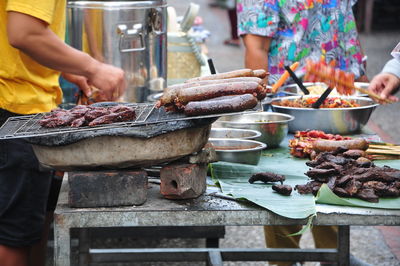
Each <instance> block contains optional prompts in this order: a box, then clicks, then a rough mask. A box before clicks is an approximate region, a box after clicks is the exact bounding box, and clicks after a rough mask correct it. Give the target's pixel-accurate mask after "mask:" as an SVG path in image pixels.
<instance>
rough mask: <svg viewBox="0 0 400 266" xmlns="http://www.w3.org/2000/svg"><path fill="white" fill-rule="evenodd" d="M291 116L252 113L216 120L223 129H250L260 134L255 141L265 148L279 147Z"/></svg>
mask: <svg viewBox="0 0 400 266" xmlns="http://www.w3.org/2000/svg"><path fill="white" fill-rule="evenodd" d="M293 119H294V117H293V116H291V115H287V114H281V113H274V112H254V113H248V114H243V115H233V116H225V117H222V118H220V119H219V120H218V122H219V123H221V125H222V126H223V127H229V128H241V129H251V130H256V131H259V132H261V136H259V137H257V138H256V140H257V141H260V142H262V143H265V144H267V148H276V147H279V145H280V144H281V142H282V141H283V140H284V138H285V137H286V136H287V134H288V128H289V127H288V123H289V122H290V121H292V120H293Z"/></svg>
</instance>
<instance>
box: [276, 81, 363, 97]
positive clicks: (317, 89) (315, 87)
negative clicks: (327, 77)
mask: <svg viewBox="0 0 400 266" xmlns="http://www.w3.org/2000/svg"><path fill="white" fill-rule="evenodd" d="M303 85H304V87H306V88H307V90H308V91H309V92H310V95H321V94H322V93H323V92H324V91H325V90H326V89H327V88H328V85H326V84H325V83H323V82H303ZM354 86H356V87H358V88H362V89H368V86H369V83H366V82H354ZM281 92H283V93H284V94H285V95H286V96H294V95H304V93H303V91H302V90H301V89H300V88H299V86H298V85H297V84H288V85H285V86H283V87H282V88H281ZM330 95H331V96H339V95H340V94H339V93H338V92H337V90H336V88H334V89H333V90H332V92H331V93H330ZM353 96H367V95H366V94H363V93H360V92H359V91H355V92H354V94H353Z"/></svg>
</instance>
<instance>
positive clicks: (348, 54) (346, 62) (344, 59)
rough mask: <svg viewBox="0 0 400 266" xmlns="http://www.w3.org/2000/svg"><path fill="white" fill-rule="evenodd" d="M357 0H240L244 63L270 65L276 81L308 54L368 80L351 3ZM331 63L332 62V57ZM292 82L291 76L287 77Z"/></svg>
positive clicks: (270, 81)
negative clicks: (244, 50) (244, 51)
mask: <svg viewBox="0 0 400 266" xmlns="http://www.w3.org/2000/svg"><path fill="white" fill-rule="evenodd" d="M355 2H356V0H238V2H237V12H238V32H239V35H241V36H242V37H243V41H244V44H245V47H246V55H245V64H246V66H247V67H249V68H254V69H256V68H260V67H261V68H265V69H268V71H269V72H270V76H269V83H270V84H273V83H275V82H276V81H277V80H278V79H279V77H280V76H281V75H282V74H283V72H284V71H285V69H284V67H285V65H291V64H292V63H293V62H296V61H299V62H300V67H299V68H298V70H297V71H296V74H297V75H298V76H300V77H301V76H303V75H304V65H305V60H306V59H312V60H313V61H319V60H321V59H322V60H324V61H325V62H326V63H330V62H331V61H332V60H334V61H333V62H334V64H335V65H336V67H338V68H340V69H342V70H345V71H348V72H352V73H354V75H355V78H356V80H358V81H367V79H366V77H365V76H364V75H365V68H364V65H363V58H364V55H363V53H362V49H361V46H360V42H359V39H358V33H357V28H356V23H355V18H354V14H353V11H352V6H353V5H354V4H355ZM331 64H332V62H331ZM288 82H292V81H290V80H288Z"/></svg>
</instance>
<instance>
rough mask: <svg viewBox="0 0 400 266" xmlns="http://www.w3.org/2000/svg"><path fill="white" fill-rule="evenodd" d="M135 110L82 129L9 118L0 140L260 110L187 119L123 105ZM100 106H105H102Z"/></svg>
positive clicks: (28, 118) (137, 105)
mask: <svg viewBox="0 0 400 266" xmlns="http://www.w3.org/2000/svg"><path fill="white" fill-rule="evenodd" d="M125 105H127V106H130V107H132V108H134V109H135V112H136V119H135V120H133V121H128V122H118V123H112V124H104V125H98V126H93V127H89V126H84V127H69V126H66V127H57V128H45V127H42V126H41V125H40V124H39V121H40V120H41V119H43V117H44V116H45V115H46V114H47V113H40V114H36V115H26V116H15V117H10V118H9V119H8V120H7V121H6V122H5V123H4V124H3V126H2V127H0V140H1V139H15V138H32V137H39V136H50V135H56V134H67V133H71V132H82V131H89V130H91V131H98V130H104V129H113V128H122V127H133V126H138V125H144V124H155V123H164V122H171V121H177V120H192V119H202V118H211V117H218V116H223V115H235V114H243V113H248V112H254V111H257V110H259V109H260V106H257V107H256V108H254V109H251V110H249V111H245V112H235V113H227V114H210V115H202V116H191V117H188V116H186V115H185V114H183V113H177V112H166V111H165V110H164V108H163V107H162V108H159V109H157V108H155V106H154V104H149V103H143V104H140V103H128V104H125ZM102 106H107V105H106V104H105V105H102Z"/></svg>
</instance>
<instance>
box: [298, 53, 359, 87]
mask: <svg viewBox="0 0 400 266" xmlns="http://www.w3.org/2000/svg"><path fill="white" fill-rule="evenodd" d="M304 80H307V81H309V82H325V83H326V84H327V85H328V86H329V87H331V88H334V87H336V90H337V91H338V93H339V94H343V95H350V94H354V92H355V88H354V74H352V73H347V72H344V71H343V70H340V69H337V68H336V69H335V68H333V67H332V66H328V65H325V64H324V63H322V62H313V61H312V60H307V62H306V75H305V76H304Z"/></svg>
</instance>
